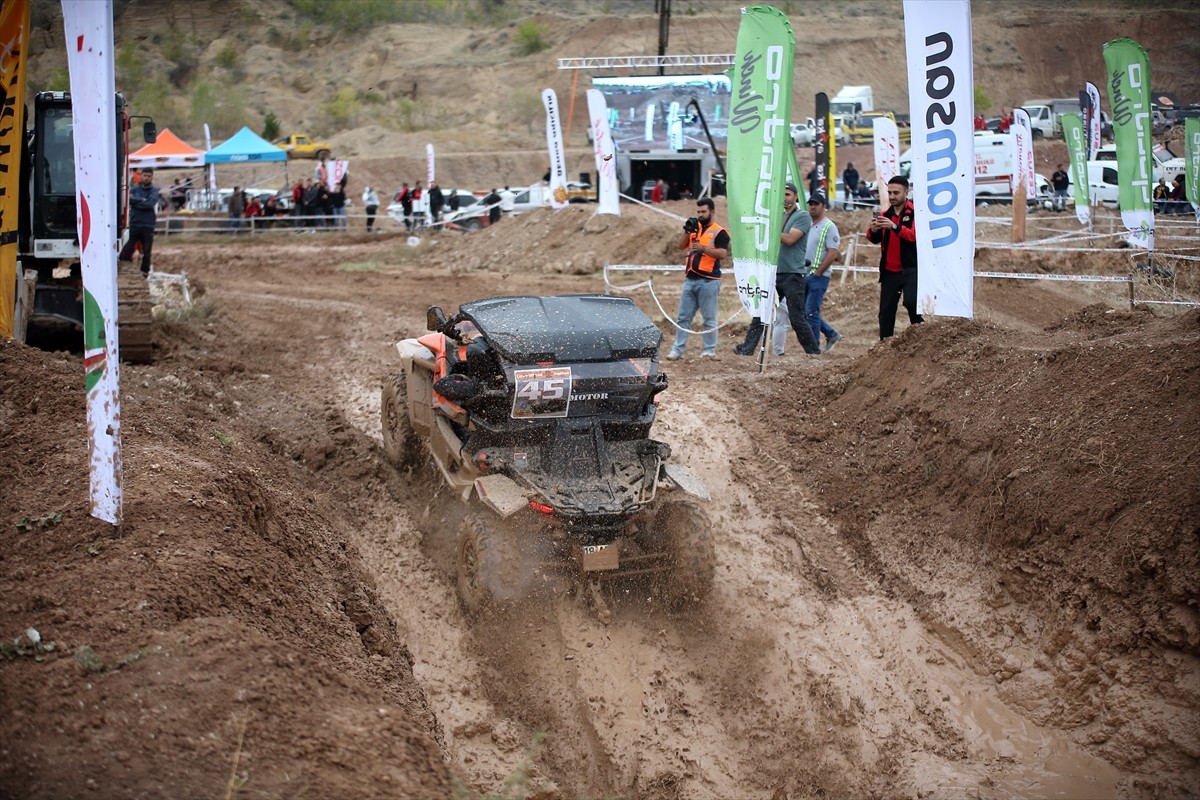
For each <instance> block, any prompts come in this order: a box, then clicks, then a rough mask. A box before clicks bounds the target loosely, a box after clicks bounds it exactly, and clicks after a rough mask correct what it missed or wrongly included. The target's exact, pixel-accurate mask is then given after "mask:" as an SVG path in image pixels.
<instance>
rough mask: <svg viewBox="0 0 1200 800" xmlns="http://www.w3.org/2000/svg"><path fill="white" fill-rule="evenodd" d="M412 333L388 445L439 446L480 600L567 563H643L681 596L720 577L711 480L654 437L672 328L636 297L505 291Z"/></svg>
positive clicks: (575, 570) (462, 589)
mask: <svg viewBox="0 0 1200 800" xmlns="http://www.w3.org/2000/svg"><path fill="white" fill-rule="evenodd" d="M427 327H428V328H429V330H430V331H431V333H428V334H426V335H424V336H421V337H420V338H417V339H405V340H403V341H400V342H398V343H397V344H396V349H397V350H399V352H400V358H401V367H402V368H401V370H400V371H399V372H396V373H395V374H392V375H389V376H388V377H387V378H385V379H384V381H383V392H382V422H383V442H384V449H385V451H386V453H387V456H388V458H389V460H390V461H391V462H392V463H393V464H395V465H397V466H399V467H406V468H419V467H420V466H421V465H422V464H427V463H428V459H429V458H432V461H433V463H434V464H435V465H436V467H437V469H438V471H439V472H440V473H441V477H442V478H443V479H444V480H445V482H446V484H447V485H448V486H449V487H450V488H451V489H452V490H453V491H454V492H455V493H456V494H457V495H458V496H459V497H460V498H461V499H462V500H463V501H464V502H465V503H467V504H469V508H468V510H467V511H468V513H467V515H466V517H465V520H464V522H463V525H462V528H461V530H460V531H459V534H458V541H457V547H456V553H457V573H458V581H457V582H458V592H459V596H460V598H461V600H462V603H463V605H464V606H465V607H466V609H467V610H468V611H471V612H475V611H479V610H481V609H483V608H486V607H489V606H495V605H501V604H505V603H509V602H512V601H515V600H519V599H521V598H523V597H525V596H527V595H529V594H531V593H533V592H535V591H537V590H538V589H539V587H549V586H551V585H556V584H558V583H559V581H560V578H561V577H562V576H564V575H566V576H570V577H573V578H574V579H576V581H577V582H576V583H570V584H568V585H569V586H578V585H580V584H581V583H586V585H587V586H588V587H589V588H590V589H591V594H592V597H593V599H594V600H595V601H596V602H597V603H598V604H599V605H600V607H601V611H602V612H604V611H605V609H604V603H603V600H602V599H601V595H600V593H599V592H598V591H597V589H598V581H599V580H600V579H602V578H605V579H608V578H613V577H616V576H632V575H639V576H643V577H644V578H645V579H646V580H647V581H648V582H649V583H650V584H651V585H652V586H653V587H654V590H655V591H656V593H657V594H658V595H659V596H660V597H662V598H664V599H665V600H666V601H667V602H668V603H670V604H671V605H672V606H676V607H678V606H681V605H685V604H687V603H688V602H691V601H694V600H698V599H700V598H701V597H703V596H704V595H705V594H706V593H707V592H708V590H709V588H710V586H711V584H712V578H713V570H714V553H713V544H712V538H711V525H710V523H709V520H708V517H707V515H706V514H705V513H704V510H703V509H702V508H701V506H700V505H699V504H698V503H697V500H707V499H708V491H707V489H706V488H705V486H704V484H703V482H702V481H701V480H700V479H699V478H697V477H696V476H695V475H694V474H693V473H692V472H691V471H690V470H688V469H687V468H686V467H684V466H682V465H678V464H670V463H667V459H668V458H669V457H670V454H671V448H670V446H669V445H667V444H666V443H664V442H659V441H656V440H654V439H651V438H650V426H651V424H652V423H653V422H654V416H655V412H656V410H657V398H658V395H659V393H660V392H662V391H663V390H664V389H666V388H667V376H666V375H665V374H663V373H660V372H659V371H658V366H659V362H658V347H659V343H660V341H661V339H662V334H661V332H660V331H659V330H658V328H657V327H655V325H654V324H653V323H652V322H651V321H650V320H649V318H647V317H646V315H645V314H643V313H642V311H641V310H640V309H639V308H638V307H637V306H636V305H634V304H633V303H632V302H631V301H630V300H628V299H625V298H615V297H607V296H604V295H568V296H559V297H496V298H491V299H487V300H478V301H475V302H470V303H465V304H463V305H462V306H460V308H459V310H458V313H457V314H455V315H454V316H453V317H451V318H449V319H447V318H446V315H445V313H444V312H443V311H442V309H441V308H438V307H436V306H434V307H433V308H430V309H429V312H428V316H427Z"/></svg>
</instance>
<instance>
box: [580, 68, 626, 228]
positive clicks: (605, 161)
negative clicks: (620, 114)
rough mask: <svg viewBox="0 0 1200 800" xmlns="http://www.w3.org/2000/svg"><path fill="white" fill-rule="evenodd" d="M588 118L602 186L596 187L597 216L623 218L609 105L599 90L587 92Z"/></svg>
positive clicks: (597, 170) (597, 171)
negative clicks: (610, 126) (609, 119)
mask: <svg viewBox="0 0 1200 800" xmlns="http://www.w3.org/2000/svg"><path fill="white" fill-rule="evenodd" d="M587 104H588V117H590V118H591V125H592V150H594V151H595V153H596V173H597V175H599V180H600V185H599V186H597V187H596V191H597V199H598V200H599V201H600V207H599V209H597V211H596V213H597V214H613V215H615V216H618V217H619V216H621V206H620V197H619V196H618V189H617V159H616V158H614V156H615V145H614V144H613V140H612V131H611V130H609V127H608V103H607V102H605V100H604V94H603V93H602V92H601V91H600V90H599V89H588V91H587Z"/></svg>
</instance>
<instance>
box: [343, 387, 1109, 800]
mask: <svg viewBox="0 0 1200 800" xmlns="http://www.w3.org/2000/svg"><path fill="white" fill-rule="evenodd" d="M346 380H347V383H343V384H342V386H341V392H342V397H343V401H342V402H343V410H344V411H345V412H346V414H347V417H348V418H349V419H350V420H351V421H352V422H353V424H354V425H356V426H359V427H360V428H361V429H362V430H363V431H364V432H366V433H367V434H368V435H371V436H373V437H376V438H378V436H379V434H378V427H379V425H378V399H377V389H376V388H375V387H374V386H370V385H367V384H365V383H362V382H360V381H359V382H356V381H354V380H351V379H350V378H348V377H347V378H346ZM671 394H672V395H673V398H672V399H673V401H674V402H670V403H664V405H663V410H662V412H661V416H660V420H659V423H658V424H657V425H656V435H657V436H658V437H659V438H662V439H664V440H666V441H667V442H668V443H670V444H671V445H672V447H673V449H674V451H675V453H676V454H677V455H676V459H677V460H679V461H681V462H682V463H686V464H688V465H689V466H691V467H692V468H693V469H694V470H695V471H696V472H697V473H698V474H700V475H701V477H703V478H704V480H705V481H706V482H707V483H708V485H709V487H710V490H711V491H712V493H713V502H712V503H711V504H710V508H709V514H710V517H711V518H712V519H713V522H714V529H715V530H717V531H719V532H720V534H721V535H720V538H719V544H718V552H717V556H718V561H719V565H720V566H719V569H718V572H717V580H716V585H715V587H714V590H713V594H712V596H710V598H709V599H708V600H707V601H706V602H705V603H704V604H703V605H702V606H701V607H700V608H698V609H696V610H693V611H691V612H688V613H684V614H677V615H673V614H667V613H665V612H663V611H662V610H661V609H659V608H657V607H655V606H654V604H653V603H652V602H651V601H650V600H649V599H648V598H645V597H639V596H637V595H638V592H637V590H636V589H629V588H625V589H621V590H619V591H618V592H617V593H616V594H613V595H610V596H609V602H610V605H611V608H612V611H613V616H612V620H611V621H610V622H609V624H607V625H605V624H602V623H601V622H600V620H599V619H598V617H597V615H596V614H595V613H594V612H593V610H592V609H591V608H590V606H589V605H588V604H587V603H586V602H585V601H584V600H583V598H582V597H580V596H576V595H569V594H565V593H564V594H560V595H558V596H556V597H553V598H550V599H549V600H548V601H547V603H546V604H545V605H543V606H540V607H532V608H529V609H526V610H525V611H524V612H522V613H519V614H515V615H513V616H511V617H510V618H507V619H504V620H492V621H471V620H468V619H467V618H465V617H464V615H463V614H462V613H461V611H460V609H459V607H458V604H457V601H456V599H455V596H454V591H453V580H452V576H451V563H450V558H449V552H450V550H449V547H448V546H447V545H446V542H447V541H449V540H450V539H451V538H452V536H453V533H454V529H455V527H456V522H457V518H456V516H455V515H454V514H453V513H450V514H446V513H443V512H442V511H441V510H439V509H442V508H444V507H445V504H446V503H447V502H450V501H449V500H448V499H447V498H446V497H444V496H443V497H441V499H440V500H439V499H437V497H431V494H433V493H434V492H435V489H434V487H433V486H431V485H415V486H412V487H410V488H415V489H416V493H415V494H414V495H412V496H408V497H407V498H401V499H400V501H399V502H395V501H392V500H389V499H386V498H385V499H383V500H381V501H380V502H379V504H378V509H377V513H376V519H377V524H374V525H371V526H369V527H368V528H367V529H366V530H363V531H362V532H361V536H362V541H361V543H360V545H361V547H362V549H363V552H364V557H365V558H366V560H367V562H368V564H369V565H370V568H371V569H372V571H373V572H374V575H375V578H376V580H377V583H378V586H379V589H380V592H381V595H382V597H383V598H384V601H385V603H386V604H387V606H388V609H389V611H390V613H391V614H392V615H393V617H394V618H395V619H396V621H397V624H398V626H399V628H400V629H401V632H402V638H403V639H404V640H405V641H406V643H407V645H408V647H409V649H410V650H411V652H412V654H413V656H414V659H415V662H416V663H415V674H416V676H417V678H418V680H420V681H421V683H422V686H423V688H424V690H425V692H426V694H427V696H428V697H429V700H430V704H431V706H432V708H433V709H434V711H435V713H436V715H437V717H438V719H439V722H440V723H441V726H442V729H443V734H444V742H445V745H446V751H447V753H448V757H449V758H450V760H451V761H452V762H453V763H454V764H455V766H456V768H457V769H458V770H459V771H460V773H461V774H463V775H464V776H465V777H466V779H467V780H468V781H469V782H471V783H472V784H473V785H476V786H478V787H481V788H485V789H489V790H495V789H497V788H499V787H500V785H501V784H502V783H503V781H504V779H505V778H506V777H507V776H509V775H511V774H512V773H513V771H515V770H516V769H517V767H518V765H519V764H520V763H521V762H522V761H523V760H525V759H526V758H527V757H528V756H529V754H530V749H531V743H532V742H533V740H534V737H535V736H536V735H537V734H539V733H543V734H545V745H544V748H543V749H542V750H541V751H540V754H539V756H538V760H537V763H538V764H539V769H538V773H537V774H538V779H539V780H540V781H542V782H545V783H552V784H553V785H555V786H557V787H558V790H559V792H560V793H561V796H563V797H576V796H578V797H588V796H606V795H615V796H623V797H647V798H653V797H675V796H686V797H693V798H726V797H764V798H765V797H770V796H771V794H772V793H773V792H774V790H775V789H777V788H779V787H784V788H787V789H788V790H789V791H794V792H798V791H801V790H803V789H804V787H805V786H808V787H822V789H823V790H824V791H827V792H833V793H834V794H838V795H846V796H850V795H861V794H865V793H872V792H874V793H883V794H897V793H907V792H919V793H922V794H923V795H928V796H932V797H958V796H962V795H963V794H965V793H968V792H971V793H975V794H976V795H977V796H980V797H996V798H1000V797H1012V796H1038V797H1080V798H1084V797H1089V798H1090V797H1113V796H1115V794H1116V783H1117V778H1118V775H1117V772H1116V770H1115V769H1113V768H1112V767H1111V766H1109V765H1108V764H1106V763H1104V762H1102V761H1099V760H1097V759H1095V758H1093V757H1091V756H1088V755H1087V754H1086V753H1083V752H1082V751H1081V750H1080V749H1079V748H1078V747H1076V746H1074V745H1073V743H1072V742H1071V741H1070V739H1069V738H1068V737H1067V736H1065V735H1063V734H1061V733H1060V732H1057V731H1054V730H1050V729H1046V728H1043V727H1040V726H1038V725H1037V724H1035V723H1034V722H1032V721H1031V720H1029V719H1028V718H1026V717H1024V716H1023V715H1021V714H1020V713H1017V712H1016V711H1015V710H1013V709H1012V708H1010V707H1008V706H1006V705H1005V704H1004V703H1003V702H1002V701H1001V700H1000V699H999V698H998V696H997V692H996V685H995V684H994V682H991V679H990V678H986V677H980V676H979V675H978V674H976V672H975V671H974V670H973V669H971V666H970V664H969V662H968V661H967V659H965V658H964V657H961V656H960V655H959V654H958V652H957V651H956V644H955V641H956V637H955V636H954V635H953V633H952V632H950V631H938V630H933V629H931V628H928V627H926V626H925V625H923V624H922V623H921V622H920V621H919V620H918V618H917V615H916V613H915V612H914V610H913V609H912V608H910V607H908V606H906V605H904V604H903V603H900V602H898V601H896V600H894V599H891V598H889V597H887V596H885V595H884V594H883V593H882V592H880V591H879V589H878V588H877V587H876V586H875V583H874V581H873V580H872V578H871V576H870V575H869V574H865V573H864V572H863V570H862V569H861V567H859V566H858V565H857V564H856V563H855V562H854V559H853V558H852V557H851V556H850V555H849V554H848V552H847V551H845V550H844V549H843V548H842V547H841V545H840V544H839V542H838V533H837V530H836V529H835V528H834V527H833V526H832V525H831V524H830V523H829V522H828V521H826V520H825V519H824V518H823V517H822V516H821V515H820V513H819V512H818V510H817V509H816V508H815V507H814V506H813V505H812V503H811V501H810V499H809V498H808V497H807V496H806V495H805V494H804V491H803V488H802V487H803V480H802V478H801V476H799V475H798V474H796V473H795V472H794V471H793V469H792V468H791V467H790V466H789V465H786V464H781V463H775V462H771V461H766V460H763V459H762V458H761V457H760V455H759V454H756V453H755V452H754V450H753V448H752V444H751V443H749V442H748V441H747V438H746V437H745V435H744V434H743V432H742V431H741V430H740V429H739V428H738V427H737V426H736V424H734V423H732V422H730V423H727V424H724V425H721V426H712V425H710V424H708V423H707V422H706V420H708V414H709V410H710V409H713V408H719V407H722V406H723V405H726V404H728V403H729V402H730V401H729V398H727V397H723V396H722V395H721V393H720V391H719V390H718V389H715V388H713V387H711V386H707V385H705V384H703V383H700V382H698V381H692V380H689V379H688V378H687V376H681V377H680V378H679V379H675V377H674V376H673V386H672V392H671Z"/></svg>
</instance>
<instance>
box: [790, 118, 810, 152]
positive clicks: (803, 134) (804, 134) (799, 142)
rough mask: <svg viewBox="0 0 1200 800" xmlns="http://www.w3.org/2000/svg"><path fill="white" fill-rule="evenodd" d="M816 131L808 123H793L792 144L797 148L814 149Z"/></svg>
mask: <svg viewBox="0 0 1200 800" xmlns="http://www.w3.org/2000/svg"><path fill="white" fill-rule="evenodd" d="M815 136H816V131H815V130H813V128H812V126H810V125H809V124H808V123H807V122H793V123H792V144H793V145H795V146H796V147H812V146H813V140H814V137H815Z"/></svg>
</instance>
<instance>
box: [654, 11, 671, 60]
mask: <svg viewBox="0 0 1200 800" xmlns="http://www.w3.org/2000/svg"><path fill="white" fill-rule="evenodd" d="M654 10H655V11H657V12H658V54H659V56H665V55H666V54H667V37H668V35H669V34H670V32H671V0H654ZM664 69H665V67H664V65H663V63H662V62H659V65H658V74H659V75H664V74H666V73H665V72H664Z"/></svg>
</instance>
